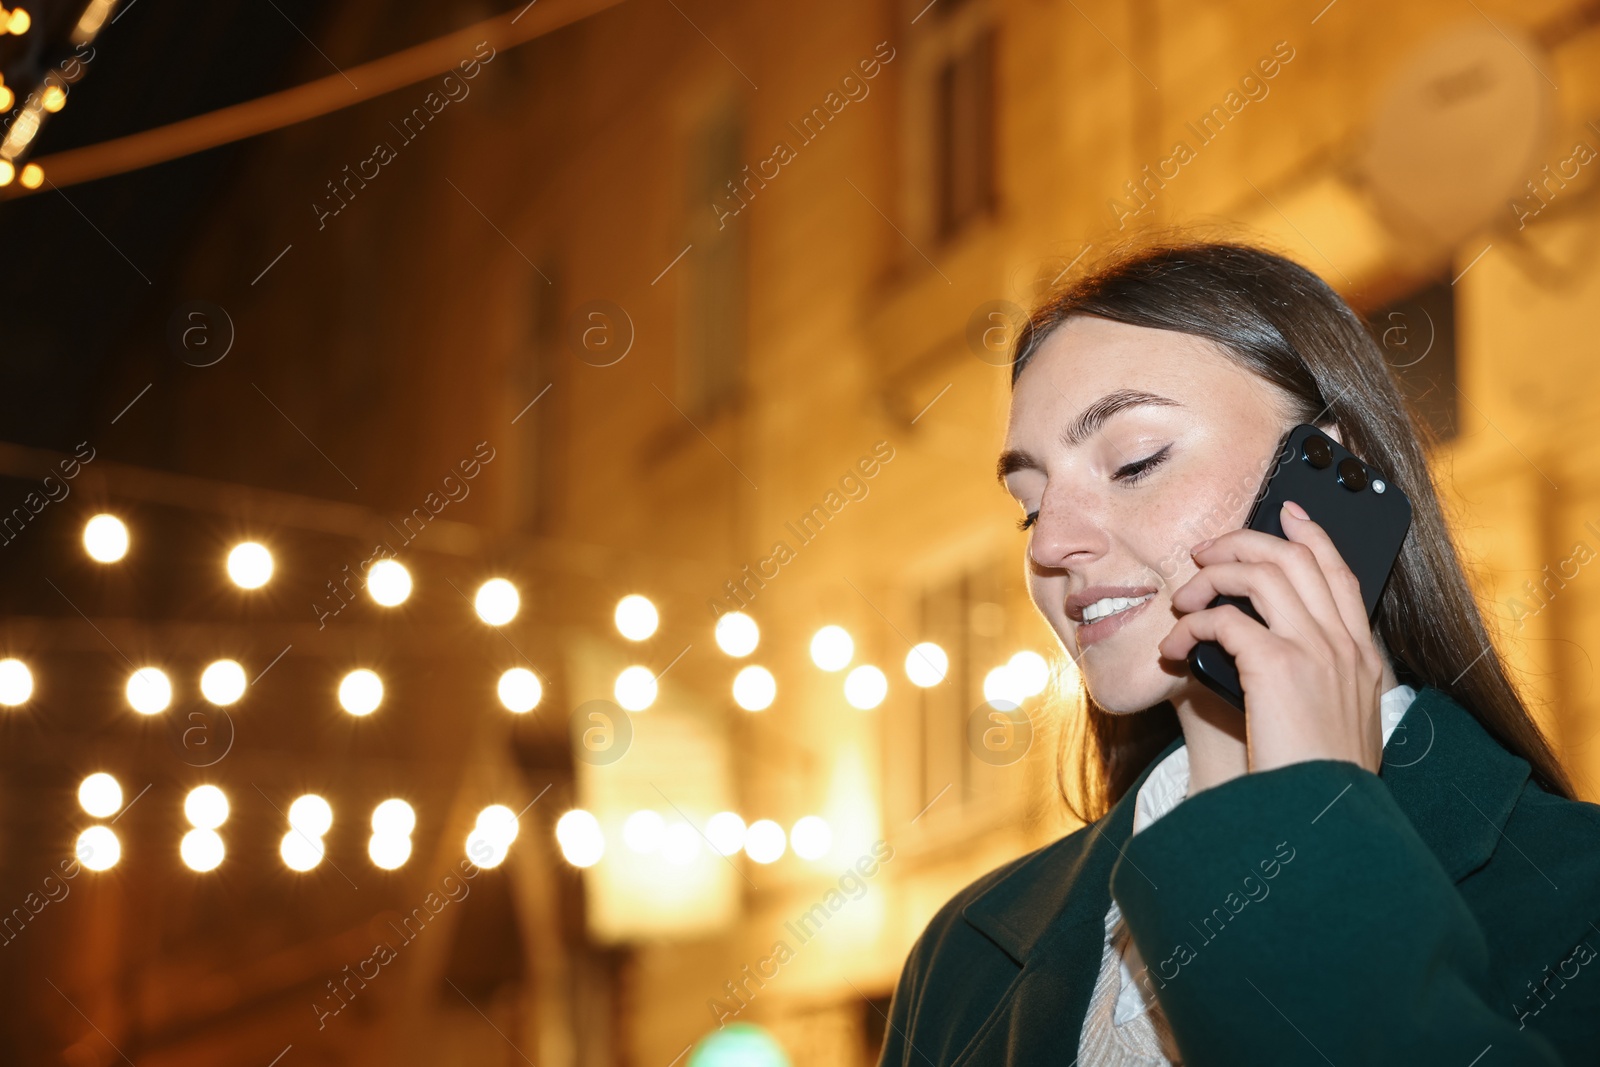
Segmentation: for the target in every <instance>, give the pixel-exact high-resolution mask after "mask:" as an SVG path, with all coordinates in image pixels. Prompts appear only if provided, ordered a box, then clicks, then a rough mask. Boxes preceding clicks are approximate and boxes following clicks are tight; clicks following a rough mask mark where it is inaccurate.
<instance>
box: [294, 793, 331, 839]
mask: <svg viewBox="0 0 1600 1067" xmlns="http://www.w3.org/2000/svg"><path fill="white" fill-rule="evenodd" d="M289 825H290V826H292V827H294V828H295V829H296V830H298V831H299V832H300V833H302V834H305V835H306V836H307V837H321V836H322V835H323V834H325V833H327V832H328V829H329V828H330V827H331V826H333V808H332V807H330V806H329V804H328V802H327V801H326V800H323V799H322V798H321V797H319V796H317V794H315V793H307V794H306V795H305V796H303V797H299V798H298V799H296V800H295V802H294V803H293V804H290V805H289Z"/></svg>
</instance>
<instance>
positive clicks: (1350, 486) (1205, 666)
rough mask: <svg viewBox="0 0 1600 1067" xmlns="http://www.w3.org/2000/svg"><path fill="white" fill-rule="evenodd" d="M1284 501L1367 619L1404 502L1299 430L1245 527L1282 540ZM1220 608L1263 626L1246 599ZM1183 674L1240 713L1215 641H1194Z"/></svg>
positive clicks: (1282, 450)
mask: <svg viewBox="0 0 1600 1067" xmlns="http://www.w3.org/2000/svg"><path fill="white" fill-rule="evenodd" d="M1285 500H1293V501H1294V502H1295V503H1296V504H1299V505H1300V506H1301V507H1303V508H1305V509H1306V514H1307V515H1310V516H1311V518H1312V519H1313V520H1314V521H1315V522H1316V523H1317V524H1318V525H1320V526H1321V527H1322V528H1323V529H1324V530H1326V531H1327V533H1328V537H1329V539H1330V540H1332V541H1333V545H1334V547H1335V548H1337V549H1338V550H1339V555H1340V556H1342V557H1343V558H1344V561H1345V563H1346V565H1348V566H1349V568H1350V570H1351V571H1352V572H1353V573H1354V574H1355V576H1356V578H1357V579H1358V580H1359V581H1360V582H1361V599H1362V600H1363V601H1364V602H1365V604H1366V608H1367V619H1368V620H1369V621H1370V620H1371V619H1372V616H1373V615H1374V614H1375V613H1376V612H1377V610H1378V598H1379V597H1380V596H1381V595H1382V594H1383V587H1384V585H1385V584H1386V583H1387V582H1388V580H1389V572H1390V571H1391V570H1393V569H1394V561H1395V559H1396V557H1398V556H1399V555H1400V546H1401V544H1402V543H1403V542H1404V541H1405V539H1406V531H1407V530H1408V529H1410V527H1411V501H1410V500H1409V499H1407V497H1406V495H1405V493H1404V492H1402V491H1401V489H1400V487H1399V486H1397V485H1395V484H1394V483H1393V482H1391V481H1390V480H1389V477H1388V475H1387V474H1385V473H1384V472H1382V471H1379V470H1375V469H1374V468H1372V467H1369V466H1368V465H1367V464H1366V463H1363V462H1362V461H1361V460H1360V459H1357V458H1356V457H1355V456H1353V455H1351V454H1350V452H1349V450H1348V449H1346V448H1345V447H1344V446H1343V445H1341V444H1339V442H1337V441H1335V440H1334V439H1333V438H1331V437H1329V436H1328V435H1327V434H1325V433H1323V432H1322V431H1321V430H1319V429H1317V428H1316V427H1315V426H1310V425H1306V424H1302V425H1299V426H1296V427H1295V428H1294V429H1292V430H1290V431H1289V432H1288V434H1286V435H1285V436H1284V438H1283V441H1282V442H1281V443H1280V445H1279V447H1278V453H1277V462H1276V464H1275V466H1273V467H1272V468H1271V469H1270V470H1268V471H1267V474H1266V477H1265V478H1263V479H1262V482H1261V489H1260V491H1259V492H1257V494H1256V502H1255V506H1254V507H1252V508H1251V509H1250V518H1249V519H1248V520H1247V521H1246V522H1245V526H1246V527H1247V528H1248V529H1251V530H1260V531H1261V532H1262V533H1269V534H1272V535H1273V536H1274V537H1282V536H1283V535H1284V534H1283V524H1282V523H1281V522H1279V515H1280V514H1281V511H1282V508H1283V502H1284V501H1285ZM1222 604H1233V605H1234V606H1235V607H1238V608H1239V609H1240V610H1242V611H1243V612H1244V613H1245V614H1246V615H1249V616H1250V617H1251V618H1253V619H1255V620H1256V621H1257V622H1265V620H1263V619H1262V618H1261V615H1260V614H1259V613H1257V612H1256V610H1255V608H1253V607H1252V606H1251V604H1250V601H1249V599H1248V598H1247V597H1236V596H1218V597H1216V598H1215V599H1213V600H1212V601H1211V603H1210V605H1208V606H1209V607H1213V608H1214V607H1218V606H1220V605H1222ZM1189 669H1190V670H1191V671H1193V672H1194V676H1195V677H1196V678H1198V679H1200V681H1202V682H1204V683H1205V684H1206V686H1207V687H1209V688H1210V689H1212V690H1213V691H1214V692H1216V693H1217V694H1218V695H1220V696H1221V697H1222V698H1223V699H1225V700H1227V701H1228V703H1230V704H1232V705H1233V706H1234V707H1236V708H1238V709H1239V710H1240V711H1243V710H1244V690H1243V689H1242V688H1241V687H1240V685H1239V671H1238V668H1237V667H1236V666H1235V665H1234V662H1233V657H1232V656H1230V655H1229V654H1228V653H1227V652H1226V651H1225V650H1224V649H1223V647H1222V646H1221V645H1219V644H1217V643H1216V642H1215V641H1201V642H1199V643H1197V644H1196V645H1195V646H1194V648H1192V649H1191V650H1190V651H1189Z"/></svg>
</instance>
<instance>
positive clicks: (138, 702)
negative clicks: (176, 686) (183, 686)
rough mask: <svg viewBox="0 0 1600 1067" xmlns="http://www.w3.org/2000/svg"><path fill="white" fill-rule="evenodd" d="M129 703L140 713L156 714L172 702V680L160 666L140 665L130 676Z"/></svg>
mask: <svg viewBox="0 0 1600 1067" xmlns="http://www.w3.org/2000/svg"><path fill="white" fill-rule="evenodd" d="M125 692H126V694H127V697H128V704H129V705H130V706H131V707H132V708H133V710H134V711H137V712H138V713H139V714H140V715H156V714H159V713H160V712H163V711H165V710H167V705H169V704H171V703H172V681H171V680H170V679H169V678H168V677H167V674H166V672H165V671H163V670H162V669H161V668H159V667H140V668H139V669H138V670H136V671H134V672H133V674H131V675H130V676H129V677H128V686H127V689H126V690H125Z"/></svg>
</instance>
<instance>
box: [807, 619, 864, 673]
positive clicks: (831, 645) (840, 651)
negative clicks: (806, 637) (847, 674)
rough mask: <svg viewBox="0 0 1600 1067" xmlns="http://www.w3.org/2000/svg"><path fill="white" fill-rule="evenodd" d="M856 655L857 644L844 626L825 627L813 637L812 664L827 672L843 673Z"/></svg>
mask: <svg viewBox="0 0 1600 1067" xmlns="http://www.w3.org/2000/svg"><path fill="white" fill-rule="evenodd" d="M855 654H856V643H855V642H854V641H853V640H851V638H850V633H849V631H848V630H846V629H845V628H844V627H843V626H824V627H823V628H822V629H820V630H818V631H817V632H816V633H815V634H813V635H812V637H811V662H813V663H815V664H816V665H817V666H818V667H821V668H822V669H823V670H825V671H842V670H844V669H845V668H846V667H848V666H849V665H850V660H851V658H852V657H854V656H855Z"/></svg>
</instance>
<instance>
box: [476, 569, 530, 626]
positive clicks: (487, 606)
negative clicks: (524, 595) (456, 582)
mask: <svg viewBox="0 0 1600 1067" xmlns="http://www.w3.org/2000/svg"><path fill="white" fill-rule="evenodd" d="M521 602H522V601H521V597H519V596H518V595H517V587H516V586H514V585H512V584H511V583H510V582H508V581H506V580H505V579H504V578H490V579H489V580H488V581H487V582H484V583H483V584H482V585H480V586H479V587H478V595H477V598H476V599H475V600H473V602H472V604H473V607H474V608H476V609H477V611H478V618H480V619H482V620H483V621H484V622H486V623H488V624H489V625H490V626H504V625H505V624H506V623H508V622H510V621H511V620H512V619H514V618H516V617H517V608H518V607H519V606H520V605H521Z"/></svg>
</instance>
